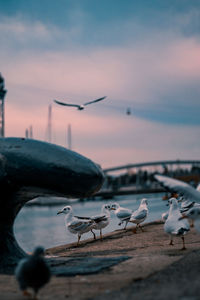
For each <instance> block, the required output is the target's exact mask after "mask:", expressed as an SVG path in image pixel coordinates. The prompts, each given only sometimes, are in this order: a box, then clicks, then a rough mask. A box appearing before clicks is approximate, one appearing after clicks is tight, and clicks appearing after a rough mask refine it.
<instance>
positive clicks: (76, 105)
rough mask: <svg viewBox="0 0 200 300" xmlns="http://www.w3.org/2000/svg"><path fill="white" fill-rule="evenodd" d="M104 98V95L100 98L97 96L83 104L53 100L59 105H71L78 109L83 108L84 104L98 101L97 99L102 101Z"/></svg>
mask: <svg viewBox="0 0 200 300" xmlns="http://www.w3.org/2000/svg"><path fill="white" fill-rule="evenodd" d="M105 98H106V96H104V97H101V98H98V99H96V100H92V101H89V102H86V103H84V104H69V103H65V102H61V101H58V100H54V102H55V103H57V104H59V105H63V106H73V107H76V108H77V109H78V110H83V109H84V108H85V106H86V105H88V104H92V103H96V102H99V101H102V100H104V99H105Z"/></svg>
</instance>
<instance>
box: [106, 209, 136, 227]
mask: <svg viewBox="0 0 200 300" xmlns="http://www.w3.org/2000/svg"><path fill="white" fill-rule="evenodd" d="M110 210H114V213H115V215H116V217H117V218H118V219H120V223H119V224H118V225H121V224H123V223H124V222H125V227H124V229H126V226H127V224H128V222H129V220H130V217H131V215H132V210H130V209H128V208H124V207H121V206H120V205H119V203H113V204H112V205H111V207H110Z"/></svg>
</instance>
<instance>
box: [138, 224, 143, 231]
mask: <svg viewBox="0 0 200 300" xmlns="http://www.w3.org/2000/svg"><path fill="white" fill-rule="evenodd" d="M138 227H140V229H141V230H142V232H144V229H143V228H142V226H140V224H138Z"/></svg>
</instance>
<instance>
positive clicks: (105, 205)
mask: <svg viewBox="0 0 200 300" xmlns="http://www.w3.org/2000/svg"><path fill="white" fill-rule="evenodd" d="M106 210H107V211H110V210H111V205H110V204H103V205H102V211H106Z"/></svg>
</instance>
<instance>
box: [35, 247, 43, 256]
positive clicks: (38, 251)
mask: <svg viewBox="0 0 200 300" xmlns="http://www.w3.org/2000/svg"><path fill="white" fill-rule="evenodd" d="M33 256H37V257H39V256H44V248H43V247H42V246H38V247H36V248H35V250H34V252H33Z"/></svg>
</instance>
